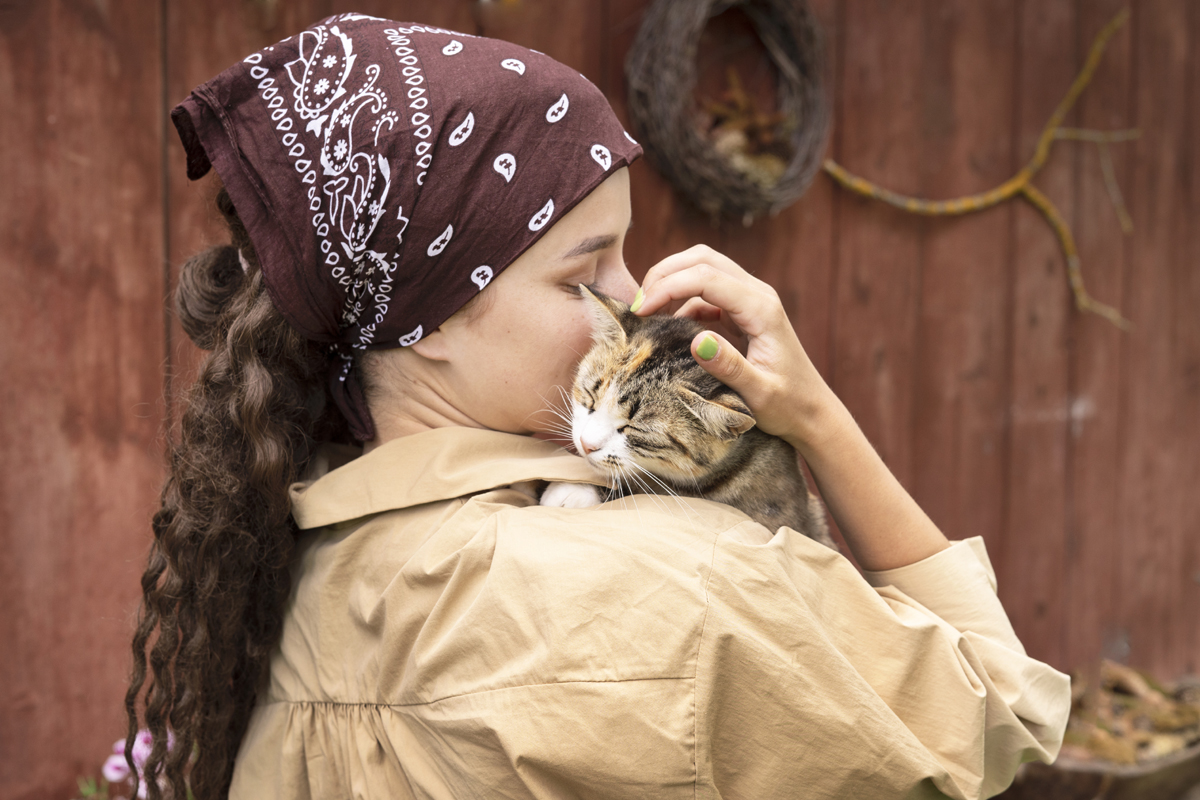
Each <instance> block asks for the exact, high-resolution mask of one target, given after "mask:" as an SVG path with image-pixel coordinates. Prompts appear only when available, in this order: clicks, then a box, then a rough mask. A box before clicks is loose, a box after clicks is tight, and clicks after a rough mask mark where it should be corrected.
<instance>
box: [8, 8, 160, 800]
mask: <svg viewBox="0 0 1200 800" xmlns="http://www.w3.org/2000/svg"><path fill="white" fill-rule="evenodd" d="M156 12H157V6H153V7H150V8H149V9H147V8H146V6H145V4H144V3H136V2H132V1H131V0H113V1H112V2H109V3H104V4H92V3H78V2H70V1H69V0H55V1H54V2H44V3H19V4H8V5H5V6H4V8H3V9H2V10H0V108H3V109H4V112H3V114H0V171H3V174H4V176H5V186H4V190H3V191H0V220H2V221H3V224H2V225H0V342H2V343H0V370H2V374H3V377H2V378H0V387H3V389H2V391H3V409H4V413H3V414H0V452H2V453H3V454H4V456H5V460H6V468H5V469H4V470H3V471H2V472H0V532H2V536H3V541H2V543H0V608H2V609H3V613H2V614H0V642H3V644H4V648H5V653H4V657H3V658H0V709H2V711H0V753H2V754H3V757H0V786H2V787H3V790H2V791H3V792H4V793H5V794H6V795H7V796H10V797H22V798H24V797H49V796H57V797H68V796H71V793H72V792H74V791H75V790H76V789H77V787H76V786H75V776H76V775H77V774H82V773H85V772H95V771H96V770H97V769H98V767H99V763H100V761H101V760H103V758H104V756H105V755H106V754H107V753H108V752H109V750H110V747H111V745H112V742H113V741H114V740H115V739H116V738H117V737H118V736H120V735H122V732H123V728H124V723H123V712H122V709H121V698H122V697H123V695H124V687H125V681H126V677H127V675H128V670H129V665H130V657H129V639H130V637H131V635H132V622H131V616H132V613H133V611H134V609H135V608H136V605H137V599H138V597H139V592H138V583H137V580H138V576H139V574H140V571H141V569H140V568H141V565H142V562H143V560H144V558H145V553H146V549H147V545H148V542H149V524H148V522H149V517H150V514H151V512H152V510H153V507H154V504H155V500H156V498H157V494H158V487H159V484H160V481H161V478H162V472H161V464H162V458H161V447H160V441H159V428H158V425H159V419H160V418H161V415H162V410H163V409H162V384H161V374H162V373H161V368H162V363H163V359H164V345H163V314H162V306H161V298H162V295H163V268H162V235H161V234H162V218H161V216H160V215H159V213H158V212H159V209H160V208H161V202H162V198H161V194H160V185H161V181H160V173H159V162H158V159H157V158H156V157H155V154H156V153H157V152H159V149H160V147H161V141H160V131H161V126H160V125H159V124H158V119H159V116H158V114H159V80H160V74H159V70H158V53H159V49H158V19H157V13H156Z"/></svg>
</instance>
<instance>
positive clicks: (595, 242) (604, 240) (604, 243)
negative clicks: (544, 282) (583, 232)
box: [561, 220, 633, 259]
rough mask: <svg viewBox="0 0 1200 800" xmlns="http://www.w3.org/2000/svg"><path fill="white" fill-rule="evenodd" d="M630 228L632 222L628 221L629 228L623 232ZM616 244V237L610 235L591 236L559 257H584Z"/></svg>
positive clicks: (627, 230)
mask: <svg viewBox="0 0 1200 800" xmlns="http://www.w3.org/2000/svg"><path fill="white" fill-rule="evenodd" d="M632 228H633V220H629V228H628V229H626V231H625V232H626V233H628V232H629V230H631V229H632ZM616 243H617V237H616V236H615V235H613V234H611V233H610V234H608V235H607V236H593V237H591V238H590V239H584V240H583V241H582V242H580V243H579V244H577V245H575V246H574V247H572V248H571V249H570V250H568V251H567V252H565V253H563V254H562V256H561V257H562V258H564V259H567V258H575V257H577V256H586V255H588V254H589V253H594V252H596V251H597V250H604V249H606V248H609V247H612V246H613V245H614V244H616Z"/></svg>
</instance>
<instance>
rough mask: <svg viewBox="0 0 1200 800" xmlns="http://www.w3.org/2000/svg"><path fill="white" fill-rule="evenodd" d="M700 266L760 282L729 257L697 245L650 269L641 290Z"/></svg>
mask: <svg viewBox="0 0 1200 800" xmlns="http://www.w3.org/2000/svg"><path fill="white" fill-rule="evenodd" d="M701 264H707V265H709V266H710V267H712V268H713V269H716V270H719V271H721V272H724V273H725V274H726V275H730V276H732V277H735V278H741V279H744V280H746V281H747V282H753V283H759V282H760V281H758V279H757V278H755V277H754V276H753V275H751V274H750V273H748V272H746V270H744V269H742V267H741V266H739V265H738V264H737V263H736V262H735V261H734V260H733V259H731V258H729V256H726V255H724V254H722V253H718V252H717V251H716V250H714V249H712V248H711V247H709V246H708V245H704V244H698V245H696V246H694V247H689V248H688V249H687V250H684V251H682V252H679V253H675V254H673V255H669V256H667V257H666V258H664V259H663V260H662V261H660V262H658V263H657V264H655V265H654V266H653V267H651V268H650V269H649V271H647V272H646V277H645V279H644V280H643V281H642V288H643V289H648V288H649V287H651V286H653V285H654V284H655V283H657V282H658V281H660V280H662V279H663V278H665V277H667V276H668V275H674V274H675V273H676V272H680V271H682V270H685V269H688V268H690V267H695V266H699V265H701Z"/></svg>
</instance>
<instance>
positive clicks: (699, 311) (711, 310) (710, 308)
mask: <svg viewBox="0 0 1200 800" xmlns="http://www.w3.org/2000/svg"><path fill="white" fill-rule="evenodd" d="M675 316H677V317H686V318H688V319H694V320H696V321H697V322H719V321H720V319H721V309H719V308H717V307H716V306H714V305H713V304H712V303H707V302H705V301H704V300H703V299H702V298H700V297H693V298H692V299H691V300H688V301H687V302H686V303H684V304H683V305H682V306H681V307H680V309H679V310H678V311H676V312H675Z"/></svg>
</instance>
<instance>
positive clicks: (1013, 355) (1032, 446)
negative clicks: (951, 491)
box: [995, 3, 1083, 664]
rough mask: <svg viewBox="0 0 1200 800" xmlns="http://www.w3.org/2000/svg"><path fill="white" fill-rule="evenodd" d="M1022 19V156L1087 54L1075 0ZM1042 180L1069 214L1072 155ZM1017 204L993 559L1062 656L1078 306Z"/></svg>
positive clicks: (1034, 222)
mask: <svg viewBox="0 0 1200 800" xmlns="http://www.w3.org/2000/svg"><path fill="white" fill-rule="evenodd" d="M1018 26H1019V27H1018V37H1019V39H1018V41H1019V44H1018V52H1017V103H1016V120H1015V128H1016V131H1017V147H1018V153H1019V154H1020V155H1019V158H1020V159H1021V160H1022V161H1024V160H1025V159H1028V158H1029V156H1030V155H1031V154H1032V153H1033V151H1034V147H1035V144H1036V142H1037V139H1038V136H1039V135H1040V134H1041V131H1042V128H1043V127H1045V124H1046V120H1047V119H1049V117H1050V114H1051V113H1052V112H1053V111H1054V109H1055V107H1056V106H1057V105H1058V103H1059V101H1060V100H1061V99H1062V96H1063V94H1065V93H1066V91H1067V87H1069V86H1070V85H1071V81H1072V80H1073V79H1074V78H1075V74H1076V72H1077V71H1078V69H1079V67H1080V65H1081V64H1082V60H1083V52H1082V49H1081V47H1080V43H1079V42H1078V40H1077V36H1076V15H1075V10H1074V7H1073V6H1070V5H1068V4H1065V3H1056V4H1046V3H1022V4H1021V6H1020V11H1019V13H1018ZM1073 119H1074V117H1073V116H1072V117H1068V122H1070V121H1071V120H1073ZM1036 183H1037V186H1038V188H1039V189H1040V190H1041V191H1042V192H1043V193H1045V194H1046V195H1047V196H1048V197H1049V198H1050V199H1051V200H1052V201H1053V202H1054V203H1055V204H1056V205H1058V207H1059V209H1060V210H1061V211H1062V213H1063V214H1065V215H1066V218H1067V219H1071V218H1072V215H1073V209H1074V206H1073V203H1072V194H1071V189H1072V170H1071V162H1070V161H1069V160H1065V159H1063V158H1061V157H1056V158H1051V159H1050V161H1049V163H1048V164H1047V165H1046V167H1045V168H1044V169H1043V170H1042V171H1041V172H1040V173H1039V174H1038V177H1037V179H1036ZM1015 212H1016V213H1015V217H1016V225H1015V229H1014V241H1013V258H1014V263H1013V270H1014V285H1013V289H1012V292H1013V301H1012V302H1013V306H1012V317H1011V322H1010V328H1009V336H1010V337H1011V346H1010V350H1009V353H1010V362H1009V376H1010V377H1009V380H1010V382H1011V383H1010V386H1009V397H1010V401H1009V408H1008V425H1009V430H1008V443H1007V452H1008V464H1007V476H1006V483H1007V496H1006V497H1005V504H1004V509H1005V518H1004V530H1003V535H1002V537H1001V540H1000V542H999V547H998V548H997V552H996V554H995V556H996V558H995V560H996V569H997V573H998V577H999V579H1000V597H1001V599H1002V600H1003V601H1004V603H1005V607H1006V608H1009V609H1011V613H1012V614H1013V617H1014V620H1015V626H1016V628H1017V630H1018V635H1019V636H1020V637H1021V639H1022V641H1023V642H1024V643H1025V647H1026V649H1027V650H1028V651H1029V652H1030V653H1032V654H1033V655H1035V657H1037V658H1041V659H1044V660H1048V661H1050V662H1051V663H1053V664H1062V663H1063V659H1062V656H1063V651H1062V642H1063V626H1064V624H1065V620H1063V618H1062V616H1061V613H1060V609H1061V608H1062V604H1063V599H1064V595H1063V581H1062V575H1063V569H1064V563H1065V561H1064V559H1065V548H1066V532H1065V526H1066V470H1067V450H1066V444H1067V423H1068V414H1069V406H1070V399H1069V397H1068V395H1067V324H1068V320H1069V318H1070V315H1071V314H1073V313H1075V312H1074V311H1073V310H1072V309H1071V305H1070V303H1071V298H1070V292H1069V290H1068V287H1067V282H1066V272H1065V270H1066V268H1065V265H1064V262H1063V255H1062V252H1061V250H1060V248H1059V243H1058V240H1057V239H1056V238H1055V237H1054V233H1053V231H1051V230H1050V228H1049V227H1048V226H1047V225H1046V221H1045V220H1044V219H1043V218H1042V216H1041V215H1040V214H1038V213H1037V211H1035V210H1034V209H1033V208H1032V207H1031V206H1029V205H1028V204H1026V203H1023V202H1022V203H1018V204H1017V206H1016V209H1015Z"/></svg>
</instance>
